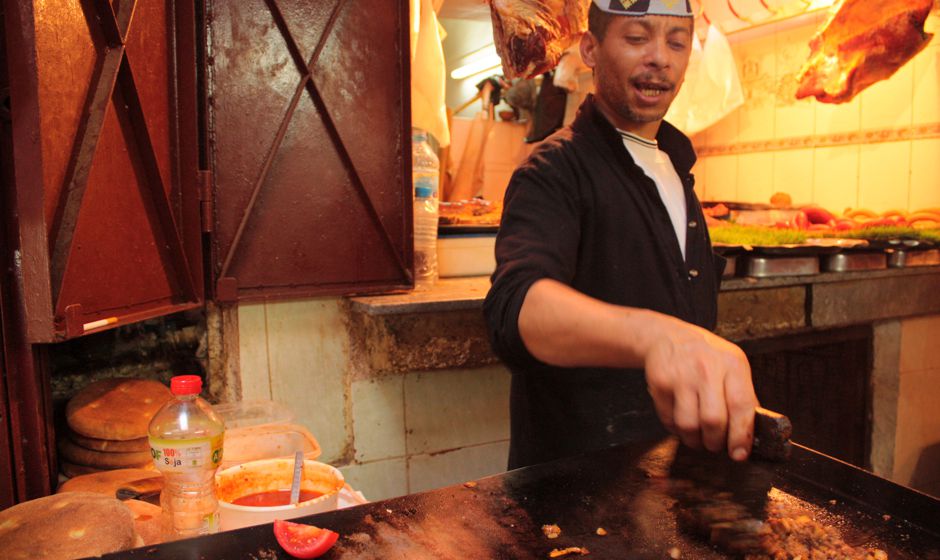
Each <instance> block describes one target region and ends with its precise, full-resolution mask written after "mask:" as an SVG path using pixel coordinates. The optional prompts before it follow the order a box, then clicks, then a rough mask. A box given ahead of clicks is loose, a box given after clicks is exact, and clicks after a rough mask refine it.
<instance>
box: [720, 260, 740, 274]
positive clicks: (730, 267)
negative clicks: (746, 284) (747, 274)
mask: <svg viewBox="0 0 940 560" xmlns="http://www.w3.org/2000/svg"><path fill="white" fill-rule="evenodd" d="M725 260H726V262H725V269H724V270H723V271H722V272H721V277H722V278H729V277H731V276H734V273H735V271H736V270H737V264H738V257H735V256H727V255H726V256H725Z"/></svg>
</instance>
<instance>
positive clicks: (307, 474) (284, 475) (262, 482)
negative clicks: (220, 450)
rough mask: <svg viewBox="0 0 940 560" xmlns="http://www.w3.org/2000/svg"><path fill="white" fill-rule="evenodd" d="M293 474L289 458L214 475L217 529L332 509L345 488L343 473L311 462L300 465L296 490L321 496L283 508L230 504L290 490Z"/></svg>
mask: <svg viewBox="0 0 940 560" xmlns="http://www.w3.org/2000/svg"><path fill="white" fill-rule="evenodd" d="M293 474H294V459H293V458H292V457H291V458H281V459H264V460H261V461H251V462H248V463H242V464H241V465H236V466H234V467H231V468H228V469H225V470H223V471H220V472H219V473H218V474H216V477H215V485H216V494H217V495H218V497H219V523H220V525H221V529H222V530H223V531H228V530H230V529H239V528H241V527H250V526H252V525H261V524H264V523H271V522H273V521H274V520H275V519H293V518H295V517H303V516H305V515H312V514H314V513H321V512H324V511H331V510H334V509H336V505H337V501H338V498H339V491H340V490H341V489H342V488H343V485H344V484H345V481H344V479H343V473H341V472H340V471H339V470H337V469H335V468H333V467H331V466H330V465H327V464H325V463H320V462H319V461H311V460H306V461H304V469H303V479H302V481H301V483H300V488H301V490H313V491H315V492H320V493H322V494H323V495H322V496H320V497H317V498H314V499H312V500H307V501H306V502H300V503H297V504H288V505H284V506H270V507H255V506H239V505H235V504H233V503H231V502H232V501H234V500H237V499H238V498H241V497H242V496H247V495H249V494H255V493H259V492H267V491H271V490H283V489H286V488H290V485H291V478H292V477H293Z"/></svg>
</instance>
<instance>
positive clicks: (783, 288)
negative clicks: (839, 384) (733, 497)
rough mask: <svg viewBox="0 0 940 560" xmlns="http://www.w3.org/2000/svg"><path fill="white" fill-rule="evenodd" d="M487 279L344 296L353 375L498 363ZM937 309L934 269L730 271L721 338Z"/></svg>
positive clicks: (939, 283)
mask: <svg viewBox="0 0 940 560" xmlns="http://www.w3.org/2000/svg"><path fill="white" fill-rule="evenodd" d="M488 289H489V278H488V277H472V278H460V279H443V280H440V281H439V282H438V283H437V284H436V285H434V286H433V287H432V288H429V289H425V290H415V291H413V292H406V293H401V294H391V295H382V296H368V297H356V298H351V299H349V300H348V306H349V307H348V309H349V311H350V313H349V316H350V321H349V325H350V342H351V344H352V345H353V349H354V351H353V352H352V356H353V373H354V376H355V377H356V378H365V377H369V376H376V375H384V374H389V373H400V372H404V371H415V370H427V369H446V368H467V367H478V366H482V365H487V364H492V363H495V362H496V361H497V360H496V357H495V356H493V354H492V352H491V351H490V349H489V344H488V342H487V338H486V330H485V328H484V325H483V318H482V315H481V311H480V309H481V307H482V304H483V299H484V297H485V296H486V291H487V290H488ZM933 314H940V267H922V268H908V269H888V270H879V271H870V272H842V273H824V274H818V275H813V276H797V277H781V278H766V279H757V278H731V279H727V280H725V282H724V283H723V284H722V289H721V293H720V294H719V296H718V327H717V329H716V330H717V332H718V334H720V335H721V336H723V337H725V338H727V339H729V340H732V341H735V342H743V341H747V340H754V339H761V338H772V337H777V336H784V335H790V334H799V333H805V332H810V331H813V330H817V329H832V328H840V327H847V326H852V325H862V324H873V323H876V322H879V321H885V320H892V319H901V318H904V317H914V316H920V315H933Z"/></svg>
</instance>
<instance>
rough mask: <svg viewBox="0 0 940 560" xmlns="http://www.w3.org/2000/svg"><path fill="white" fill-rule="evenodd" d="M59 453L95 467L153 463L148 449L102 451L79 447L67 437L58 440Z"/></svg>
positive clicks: (133, 466) (121, 466) (130, 466)
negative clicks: (123, 451) (124, 451)
mask: <svg viewBox="0 0 940 560" xmlns="http://www.w3.org/2000/svg"><path fill="white" fill-rule="evenodd" d="M59 453H61V454H62V457H63V458H64V459H65V460H66V461H68V462H70V463H75V464H78V465H85V466H87V467H94V468H96V469H133V468H139V467H143V466H145V465H147V464H152V463H153V458H152V457H151V456H150V451H135V452H134V453H102V452H101V451H92V450H91V449H85V448H84V447H79V446H78V445H75V444H74V443H72V442H71V441H69V440H67V439H61V440H59Z"/></svg>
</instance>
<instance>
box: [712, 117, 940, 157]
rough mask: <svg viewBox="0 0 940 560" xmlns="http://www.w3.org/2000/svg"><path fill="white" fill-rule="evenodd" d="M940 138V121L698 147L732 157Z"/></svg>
mask: <svg viewBox="0 0 940 560" xmlns="http://www.w3.org/2000/svg"><path fill="white" fill-rule="evenodd" d="M927 138H940V122H935V123H930V124H923V125H917V126H910V127H903V128H886V129H881V130H862V131H858V132H846V133H836V134H819V135H814V136H798V137H794V138H776V139H772V140H757V141H754V142H738V143H735V144H725V145H719V146H703V147H700V146H696V148H695V151H696V153H697V154H698V157H710V156H731V155H738V154H753V153H758V152H779V151H782V150H800V149H806V148H831V147H833V146H852V145H857V144H881V143H884V142H900V141H904V140H923V139H927Z"/></svg>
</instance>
